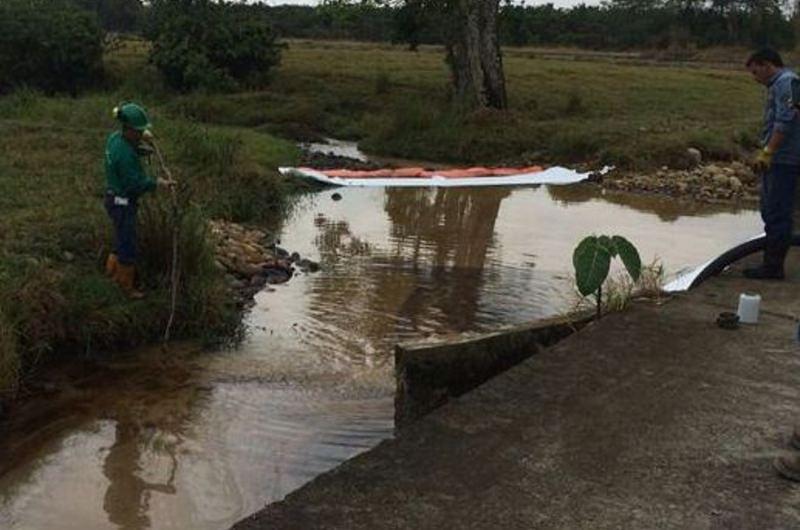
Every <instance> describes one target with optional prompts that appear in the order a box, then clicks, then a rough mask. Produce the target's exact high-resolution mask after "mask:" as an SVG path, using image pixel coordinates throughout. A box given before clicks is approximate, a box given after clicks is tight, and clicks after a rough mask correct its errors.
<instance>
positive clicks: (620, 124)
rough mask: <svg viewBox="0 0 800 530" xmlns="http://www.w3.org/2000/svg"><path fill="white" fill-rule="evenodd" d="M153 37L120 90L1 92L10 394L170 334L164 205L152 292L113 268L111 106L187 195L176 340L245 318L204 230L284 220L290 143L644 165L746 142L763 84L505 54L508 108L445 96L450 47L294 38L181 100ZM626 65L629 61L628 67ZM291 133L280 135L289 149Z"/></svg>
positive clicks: (122, 70)
mask: <svg viewBox="0 0 800 530" xmlns="http://www.w3.org/2000/svg"><path fill="white" fill-rule="evenodd" d="M146 54H147V44H146V43H145V42H142V41H122V42H120V43H118V44H117V45H115V46H114V47H112V48H111V49H110V50H109V52H108V54H107V70H108V86H107V87H106V89H105V90H103V91H98V92H96V93H94V94H89V95H85V96H82V97H79V98H77V99H70V98H65V97H64V98H47V97H44V96H41V95H38V94H36V93H33V92H29V91H20V92H17V93H15V94H12V95H9V96H5V97H1V98H0V152H2V153H3V156H2V157H0V398H2V397H3V396H8V395H10V394H11V393H13V392H14V390H15V388H16V386H17V385H18V382H19V374H20V373H21V372H26V373H27V372H30V369H31V367H33V366H35V365H36V364H37V361H38V360H39V359H41V358H42V357H43V356H51V357H52V356H54V355H74V354H75V353H76V352H81V353H86V352H88V353H93V352H96V351H101V350H103V349H109V348H112V347H117V346H131V345H134V344H139V343H142V342H148V341H152V340H155V339H157V338H158V337H159V335H160V333H161V331H162V328H163V323H164V321H165V317H166V312H167V308H168V303H167V282H166V270H167V261H166V260H165V256H168V255H169V238H168V237H165V233H168V227H169V221H170V219H169V211H170V210H169V205H168V202H167V201H166V200H165V198H164V197H163V196H162V197H161V198H149V199H148V200H146V201H145V202H147V203H149V205H150V206H149V207H148V209H147V210H146V211H145V215H143V218H144V223H143V226H142V230H143V234H142V239H143V240H145V241H147V242H148V243H147V244H146V245H143V250H142V251H143V255H142V268H143V270H144V271H145V275H144V277H145V278H146V280H147V283H148V288H149V291H150V296H148V298H147V300H145V301H142V302H129V301H128V300H125V299H124V298H123V297H122V296H121V294H120V293H119V292H118V291H117V289H116V288H115V287H114V286H113V285H112V284H111V282H110V281H108V280H107V279H106V278H104V277H103V275H102V274H101V264H102V260H103V258H104V256H105V253H106V251H107V242H108V237H109V228H108V221H107V219H106V218H105V214H104V212H103V210H102V207H101V196H102V193H103V174H102V165H101V161H102V150H103V144H104V141H105V137H106V135H107V134H108V133H109V132H110V131H112V130H113V129H114V127H115V126H116V125H115V123H114V122H113V120H112V118H111V114H110V112H111V109H112V107H113V106H115V105H116V104H118V103H119V102H120V101H123V100H136V101H140V102H142V103H144V104H145V105H146V106H147V107H148V108H149V109H150V111H151V114H152V120H153V122H154V124H155V130H156V134H157V135H158V136H159V138H160V139H161V140H160V141H161V143H162V144H163V147H164V149H165V151H166V155H167V158H168V160H169V161H170V163H171V164H173V165H174V170H175V172H176V174H177V175H178V177H179V178H180V179H181V181H182V182H184V183H185V184H186V185H187V188H188V189H186V190H184V192H183V193H182V200H183V204H184V207H185V208H184V210H185V211H186V212H187V215H186V216H185V218H184V219H183V221H182V223H183V225H182V226H183V233H184V235H185V237H184V238H183V241H182V243H181V244H182V255H184V256H186V257H187V259H186V260H184V262H185V263H186V265H185V267H187V268H186V270H184V275H183V277H184V278H188V280H187V282H186V284H185V285H184V290H183V293H184V295H183V296H182V297H181V305H180V308H179V309H180V315H179V325H178V330H177V331H178V334H179V335H186V336H188V335H198V334H202V333H205V332H208V331H224V330H229V329H230V328H231V326H235V320H236V315H235V312H234V311H233V309H232V307H231V305H230V300H228V297H227V296H226V294H225V291H224V289H223V286H222V283H221V281H222V280H221V278H220V275H219V273H217V272H216V271H215V270H214V269H213V267H211V265H210V263H211V262H210V250H209V248H208V245H207V244H206V243H205V241H206V239H205V237H204V235H205V234H204V220H205V219H207V218H208V217H221V218H226V219H230V220H237V221H259V220H264V217H265V216H270V215H273V216H274V215H280V212H281V211H282V209H283V208H284V207H285V205H286V197H287V195H288V189H289V188H288V186H287V184H286V183H285V182H284V181H282V180H281V179H280V177H279V176H278V175H277V172H276V170H275V169H276V167H277V166H278V165H282V164H292V163H293V162H295V161H296V160H297V156H298V153H297V149H296V148H295V147H294V146H293V144H292V142H291V141H290V140H293V139H312V138H319V137H320V136H325V135H327V136H333V137H338V138H347V139H358V140H360V142H361V145H362V147H364V148H365V149H366V150H367V151H371V152H374V153H376V154H381V155H391V156H399V157H403V158H409V159H418V160H431V161H441V162H452V163H457V164H468V163H476V162H480V163H503V162H506V163H515V162H525V163H527V162H559V163H570V162H584V163H592V164H604V163H614V164H623V165H628V166H630V167H640V168H647V167H650V166H653V165H661V164H671V163H680V161H681V159H682V157H683V156H684V152H685V150H686V148H687V147H689V146H693V147H697V148H699V149H701V151H703V152H704V154H705V155H706V156H707V157H708V158H731V157H737V156H741V155H742V154H743V153H745V152H746V150H747V149H749V148H750V147H752V144H753V141H754V133H755V131H756V130H757V123H758V119H759V113H760V105H761V98H762V90H761V89H760V88H759V87H758V86H756V85H755V84H754V83H753V82H752V81H751V80H750V79H749V77H748V76H747V74H746V73H744V72H742V71H739V70H735V69H730V68H727V69H724V68H705V67H702V66H699V65H693V67H692V68H673V67H668V66H666V67H665V66H664V65H663V64H660V65H653V64H645V65H637V64H630V60H629V59H630V58H629V57H615V56H610V57H598V56H592V57H591V60H582V59H581V57H580V54H577V55H575V54H573V55H575V56H574V57H572V56H571V57H569V58H563V59H562V58H554V57H553V56H552V53H551V54H549V56H548V57H542V56H541V54H540V53H538V52H536V51H535V50H526V49H519V50H509V51H508V52H507V54H506V72H507V78H508V90H509V95H510V110H509V111H507V112H497V111H479V112H465V111H463V110H461V109H458V108H456V107H455V106H454V105H453V103H452V102H451V101H450V100H449V81H448V72H447V69H446V67H445V65H444V62H443V55H442V52H441V50H440V49H437V48H435V47H424V48H422V49H421V51H419V52H409V51H406V50H405V49H403V48H400V47H392V46H389V45H367V44H358V43H346V42H345V43H341V42H340V43H330V42H291V43H289V47H288V49H287V50H286V51H285V53H284V57H283V63H282V65H281V67H280V68H279V69H278V70H277V71H276V72H275V76H274V79H273V82H272V84H271V85H270V86H269V87H268V88H267V89H265V90H262V91H258V92H246V93H240V94H233V95H211V94H191V95H180V94H173V93H170V92H169V91H167V90H165V89H164V88H163V86H162V84H161V82H160V80H159V78H158V75H157V73H156V72H155V71H154V69H153V68H152V67H151V66H150V65H148V64H147V63H146ZM626 61H627V62H626ZM278 136H282V137H284V138H286V139H280V138H279V137H278Z"/></svg>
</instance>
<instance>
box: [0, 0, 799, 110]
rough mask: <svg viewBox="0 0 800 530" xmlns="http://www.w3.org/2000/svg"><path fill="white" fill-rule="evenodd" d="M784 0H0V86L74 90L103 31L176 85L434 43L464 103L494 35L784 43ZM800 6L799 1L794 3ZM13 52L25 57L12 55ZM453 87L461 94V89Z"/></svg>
mask: <svg viewBox="0 0 800 530" xmlns="http://www.w3.org/2000/svg"><path fill="white" fill-rule="evenodd" d="M785 1H787V0H609V1H608V2H606V3H603V4H602V5H599V6H587V5H579V6H576V7H572V8H556V7H554V6H553V5H552V4H547V5H539V6H526V5H521V4H520V3H519V2H518V1H512V0H471V1H470V2H463V1H456V0H402V1H400V0H396V1H395V0H324V1H323V2H322V4H321V5H319V6H317V7H310V6H289V5H283V6H268V5H266V4H258V3H256V4H252V3H250V4H245V3H242V2H235V1H223V0H148V1H146V2H145V1H143V0H0V92H3V91H7V90H9V89H10V88H12V87H14V86H20V85H25V86H33V87H35V88H39V89H42V90H45V91H47V92H58V91H61V92H64V91H68V92H72V93H75V92H77V91H78V90H81V89H83V88H85V87H87V86H91V85H92V84H93V83H95V84H96V83H97V80H98V79H99V78H101V77H102V39H103V35H104V34H106V33H108V32H117V33H119V32H122V33H136V34H141V35H143V36H145V37H146V38H148V39H149V40H150V41H151V42H152V43H153V46H152V47H151V54H150V61H151V62H152V63H153V64H154V65H155V66H156V67H157V68H158V69H159V70H160V71H161V73H162V76H163V77H164V79H165V81H166V83H167V84H168V85H169V86H171V87H172V88H174V89H176V90H181V91H185V90H193V89H196V88H204V89H209V90H235V89H238V88H241V87H255V86H258V85H259V84H262V83H265V82H266V81H267V80H268V78H269V70H270V69H271V68H272V67H274V66H275V65H277V64H278V63H279V61H280V51H281V46H280V45H279V44H278V42H277V39H278V38H280V37H283V38H316V39H351V40H363V41H384V42H395V43H407V44H408V45H409V46H410V47H411V48H412V49H413V48H415V47H416V46H419V45H421V44H442V45H444V48H445V59H446V61H447V63H448V65H449V66H450V68H451V72H452V74H453V75H452V79H453V83H454V88H455V89H456V90H455V92H456V94H457V95H458V97H459V98H462V99H465V100H469V101H467V104H468V105H469V106H474V105H475V104H477V105H478V106H492V107H497V108H503V107H504V106H505V87H504V79H503V65H502V56H501V54H500V51H499V50H500V46H509V45H512V46H576V47H582V48H591V49H610V50H624V49H632V48H636V49H642V48H659V49H677V50H680V49H692V48H702V47H708V46H720V45H722V46H726V45H736V46H746V47H756V46H764V45H770V46H773V47H776V48H779V49H790V48H793V47H794V45H795V39H796V32H797V31H796V28H800V16H798V15H796V14H795V15H792V14H791V13H790V11H789V9H788V8H787V6H785V5H784V4H783V3H782V2H785ZM798 5H800V4H798ZM21 57H24V58H25V60H24V61H22V60H20V58H21ZM462 96H463V97H462Z"/></svg>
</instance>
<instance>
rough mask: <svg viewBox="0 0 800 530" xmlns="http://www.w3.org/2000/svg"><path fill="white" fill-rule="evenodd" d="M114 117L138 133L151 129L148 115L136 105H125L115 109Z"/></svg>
mask: <svg viewBox="0 0 800 530" xmlns="http://www.w3.org/2000/svg"><path fill="white" fill-rule="evenodd" d="M114 117H115V118H116V119H118V120H119V121H120V122H122V123H123V124H124V125H127V126H129V127H133V128H134V129H136V130H137V131H146V130H147V129H149V128H150V120H149V119H148V118H147V113H146V112H145V111H144V109H143V108H142V107H140V106H139V105H137V104H136V103H125V104H124V105H120V106H119V107H117V108H115V109H114Z"/></svg>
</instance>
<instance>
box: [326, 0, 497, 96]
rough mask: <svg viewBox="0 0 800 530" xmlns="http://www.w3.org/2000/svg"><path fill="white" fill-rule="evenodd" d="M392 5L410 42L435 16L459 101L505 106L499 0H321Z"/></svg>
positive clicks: (342, 4)
mask: <svg viewBox="0 0 800 530" xmlns="http://www.w3.org/2000/svg"><path fill="white" fill-rule="evenodd" d="M352 3H357V4H361V5H370V4H377V5H392V6H394V7H396V8H398V9H399V10H400V13H402V14H401V15H400V16H398V17H397V21H398V22H400V23H401V25H400V26H398V30H399V31H402V32H403V33H404V34H403V35H400V37H401V38H403V39H404V40H406V39H407V40H408V41H409V42H410V43H411V45H412V47H414V46H415V45H416V43H417V40H418V26H417V24H421V23H424V22H425V21H430V20H432V19H433V20H435V21H436V24H437V25H438V27H439V28H440V31H441V38H442V42H443V43H444V45H445V49H446V53H447V58H446V60H447V64H448V66H449V67H450V73H451V79H452V84H453V89H454V93H455V96H456V98H457V100H458V101H459V102H461V103H463V104H465V105H466V106H468V107H492V108H497V109H504V108H506V107H507V105H508V98H507V96H506V81H505V74H504V72H503V57H502V55H501V53H500V40H499V38H498V18H497V17H498V12H499V9H500V0H324V2H323V7H324V9H327V10H331V9H336V8H345V7H346V6H347V5H349V4H352Z"/></svg>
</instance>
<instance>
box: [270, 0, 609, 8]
mask: <svg viewBox="0 0 800 530" xmlns="http://www.w3.org/2000/svg"><path fill="white" fill-rule="evenodd" d="M262 1H263V0H262ZM266 3H267V4H269V5H271V6H277V5H281V4H301V5H307V6H313V5H317V4H318V3H319V0H266ZM524 3H525V4H527V5H543V4H553V5H554V6H556V7H570V6H574V5H578V4H587V5H597V4H599V3H600V0H552V1H545V0H536V1H531V0H526V1H525V2H524Z"/></svg>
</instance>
